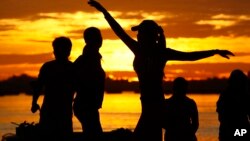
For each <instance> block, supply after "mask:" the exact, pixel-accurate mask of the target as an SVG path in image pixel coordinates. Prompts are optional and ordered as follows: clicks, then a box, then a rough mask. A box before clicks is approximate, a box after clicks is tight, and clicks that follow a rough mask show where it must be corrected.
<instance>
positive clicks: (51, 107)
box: [38, 60, 74, 135]
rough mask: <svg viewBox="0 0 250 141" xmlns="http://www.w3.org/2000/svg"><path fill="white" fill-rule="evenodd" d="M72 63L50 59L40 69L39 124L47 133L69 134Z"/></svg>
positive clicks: (72, 91) (72, 90)
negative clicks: (40, 103) (42, 93)
mask: <svg viewBox="0 0 250 141" xmlns="http://www.w3.org/2000/svg"><path fill="white" fill-rule="evenodd" d="M72 75H73V64H72V63H71V62H70V61H57V60H54V61H50V62H47V63H45V64H44V65H43V66H42V68H41V69H40V73H39V76H38V82H39V83H40V84H42V85H44V92H45V93H44V100H43V104H42V107H41V112H40V122H39V123H40V125H41V127H42V129H43V130H44V131H45V132H49V134H56V133H57V132H58V133H59V134H61V135H63V134H65V135H66V134H70V133H72V132H73V129H72V101H73V94H74V89H73V76H72Z"/></svg>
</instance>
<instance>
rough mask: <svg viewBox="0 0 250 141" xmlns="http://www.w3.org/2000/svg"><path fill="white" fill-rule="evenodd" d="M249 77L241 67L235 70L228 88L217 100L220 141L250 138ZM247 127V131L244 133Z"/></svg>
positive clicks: (247, 139) (244, 140) (236, 140)
mask: <svg viewBox="0 0 250 141" xmlns="http://www.w3.org/2000/svg"><path fill="white" fill-rule="evenodd" d="M248 89H249V88H248V78H247V76H246V75H245V74H244V73H243V72H242V71H241V70H239V69H236V70H233V71H232V72H231V74H230V77H229V79H228V86H227V88H226V89H225V90H224V91H223V92H222V93H221V94H220V97H219V100H218V101H217V110H216V111H217V113H218V117H219V122H220V127H219V140H220V141H229V140H230V141H249V140H250V138H249V137H250V94H249V90H248ZM242 129H243V130H244V129H245V131H246V133H245V134H242V133H243V132H244V131H243V130H242Z"/></svg>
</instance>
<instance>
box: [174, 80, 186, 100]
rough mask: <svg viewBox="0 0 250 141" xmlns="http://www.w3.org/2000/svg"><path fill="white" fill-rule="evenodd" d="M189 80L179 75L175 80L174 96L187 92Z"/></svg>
mask: <svg viewBox="0 0 250 141" xmlns="http://www.w3.org/2000/svg"><path fill="white" fill-rule="evenodd" d="M187 88H188V82H187V81H186V80H185V78H183V77H177V78H176V79H175V80H174V82H173V91H174V93H173V94H174V96H184V95H186V93H187Z"/></svg>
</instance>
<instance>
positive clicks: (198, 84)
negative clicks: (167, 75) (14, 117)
mask: <svg viewBox="0 0 250 141" xmlns="http://www.w3.org/2000/svg"><path fill="white" fill-rule="evenodd" d="M36 79H37V78H36V77H31V76H28V75H26V74H22V75H20V76H13V77H10V78H9V79H7V80H2V81H0V95H11V94H20V93H24V94H32V87H31V84H32V82H33V81H35V80H36ZM163 85H164V92H165V93H166V94H169V93H172V91H171V89H172V81H165V82H164V84H163ZM226 85H227V79H226V78H223V79H219V78H208V79H206V80H190V81H189V90H188V92H189V93H220V92H221V91H222V90H223V89H225V87H226ZM105 91H106V92H107V93H121V92H123V91H132V92H135V93H138V92H139V84H138V82H136V81H135V82H129V81H128V80H113V79H111V78H106V86H105Z"/></svg>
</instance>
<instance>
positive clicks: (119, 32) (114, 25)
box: [88, 0, 137, 53]
mask: <svg viewBox="0 0 250 141" xmlns="http://www.w3.org/2000/svg"><path fill="white" fill-rule="evenodd" d="M88 4H89V5H91V6H93V7H95V8H96V9H97V10H98V11H100V12H102V13H103V15H104V16H105V19H106V20H107V22H108V23H109V25H110V27H111V28H112V29H113V31H114V32H115V34H116V35H117V36H118V37H119V38H120V39H121V40H122V41H123V42H124V43H125V44H126V45H127V46H128V47H129V49H130V50H131V51H132V52H134V53H135V51H136V46H137V42H136V41H135V40H133V39H132V38H131V37H130V36H129V35H128V34H127V33H126V32H125V31H124V30H123V28H122V27H121V26H120V25H119V23H117V21H116V20H115V19H114V18H113V17H112V16H111V15H110V13H109V12H108V11H107V10H106V9H105V8H104V7H103V6H102V5H101V4H100V3H99V2H97V1H95V0H90V1H89V2H88Z"/></svg>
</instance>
